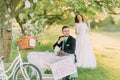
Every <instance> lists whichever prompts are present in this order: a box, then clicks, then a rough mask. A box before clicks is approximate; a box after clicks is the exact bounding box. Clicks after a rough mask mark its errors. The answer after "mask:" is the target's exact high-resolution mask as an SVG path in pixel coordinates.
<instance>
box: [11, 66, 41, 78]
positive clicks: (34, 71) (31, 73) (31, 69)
mask: <svg viewBox="0 0 120 80" xmlns="http://www.w3.org/2000/svg"><path fill="white" fill-rule="evenodd" d="M23 68H24V69H23V70H24V71H25V72H24V71H23V72H24V73H25V74H26V73H27V77H29V79H27V80H42V75H41V72H40V70H39V69H38V68H37V67H36V66H34V65H33V64H24V65H23ZM23 72H22V70H21V68H20V67H19V68H18V69H17V70H16V72H15V75H14V79H13V80H26V79H25V77H26V76H25V75H23Z"/></svg>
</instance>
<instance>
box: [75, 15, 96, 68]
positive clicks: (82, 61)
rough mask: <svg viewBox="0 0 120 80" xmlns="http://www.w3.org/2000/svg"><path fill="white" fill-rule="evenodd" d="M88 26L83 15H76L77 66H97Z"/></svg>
mask: <svg viewBox="0 0 120 80" xmlns="http://www.w3.org/2000/svg"><path fill="white" fill-rule="evenodd" d="M87 31H88V26H87V24H86V23H85V22H84V19H83V17H82V15H80V14H79V15H76V17H75V33H76V35H77V38H76V51H75V54H76V56H77V67H81V68H96V58H95V55H94V51H93V48H92V46H91V43H90V40H89V37H88V33H87Z"/></svg>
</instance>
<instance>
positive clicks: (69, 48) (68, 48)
mask: <svg viewBox="0 0 120 80" xmlns="http://www.w3.org/2000/svg"><path fill="white" fill-rule="evenodd" d="M60 37H62V36H60ZM60 37H59V39H60ZM59 39H58V40H59ZM62 43H63V41H62V42H61V43H59V44H58V41H57V42H56V43H55V44H54V45H53V49H54V48H55V46H58V47H61V50H63V49H62ZM75 45H76V40H75V38H73V37H72V36H69V37H68V39H67V41H66V44H65V46H64V50H63V51H64V52H67V53H69V54H74V53H75Z"/></svg>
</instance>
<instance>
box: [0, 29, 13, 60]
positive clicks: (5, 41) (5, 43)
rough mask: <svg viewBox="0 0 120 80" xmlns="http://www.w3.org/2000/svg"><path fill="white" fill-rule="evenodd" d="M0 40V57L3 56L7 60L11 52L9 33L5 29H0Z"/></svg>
mask: <svg viewBox="0 0 120 80" xmlns="http://www.w3.org/2000/svg"><path fill="white" fill-rule="evenodd" d="M1 33H2V34H1V36H2V37H1V39H0V56H5V59H6V60H8V59H9V56H10V50H11V42H12V41H11V32H10V31H7V29H6V28H1Z"/></svg>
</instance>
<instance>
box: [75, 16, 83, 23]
mask: <svg viewBox="0 0 120 80" xmlns="http://www.w3.org/2000/svg"><path fill="white" fill-rule="evenodd" d="M78 15H80V16H81V18H82V22H84V19H83V16H82V15H81V14H77V15H76V16H75V23H79V20H78V18H77V16H78Z"/></svg>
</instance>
